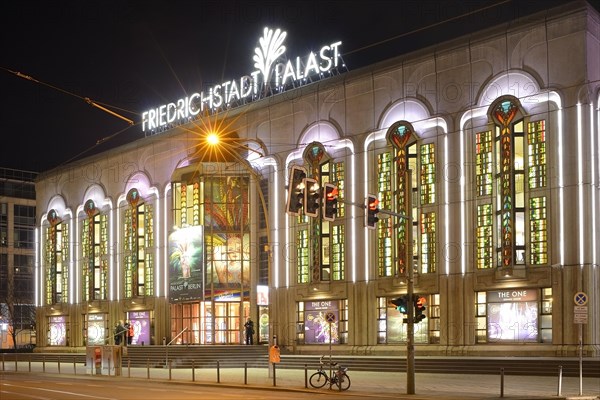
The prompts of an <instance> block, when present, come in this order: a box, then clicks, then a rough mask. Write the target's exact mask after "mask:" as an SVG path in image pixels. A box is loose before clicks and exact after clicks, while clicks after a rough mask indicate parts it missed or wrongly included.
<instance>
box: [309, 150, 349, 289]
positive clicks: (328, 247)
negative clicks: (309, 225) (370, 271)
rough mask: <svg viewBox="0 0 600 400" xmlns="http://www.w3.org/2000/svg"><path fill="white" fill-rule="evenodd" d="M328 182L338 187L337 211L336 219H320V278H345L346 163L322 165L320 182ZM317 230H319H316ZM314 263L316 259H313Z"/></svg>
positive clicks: (328, 162)
mask: <svg viewBox="0 0 600 400" xmlns="http://www.w3.org/2000/svg"><path fill="white" fill-rule="evenodd" d="M326 183H333V184H334V185H336V187H337V188H338V197H337V199H338V202H337V210H338V211H337V213H336V217H335V220H334V221H327V220H324V219H318V221H320V226H318V224H317V228H319V229H318V232H320V237H321V242H320V246H321V254H320V265H321V271H320V275H319V276H318V280H321V281H329V280H334V281H336V280H343V279H344V278H345V272H344V269H345V257H344V247H345V246H344V225H343V223H342V217H343V216H344V212H345V209H344V208H343V205H344V203H343V196H344V163H343V162H341V161H340V162H333V161H327V162H324V163H323V164H321V165H320V173H319V184H320V186H321V187H323V186H324V185H325V184H326ZM313 228H314V227H313ZM314 232H317V231H314ZM313 263H314V261H313Z"/></svg>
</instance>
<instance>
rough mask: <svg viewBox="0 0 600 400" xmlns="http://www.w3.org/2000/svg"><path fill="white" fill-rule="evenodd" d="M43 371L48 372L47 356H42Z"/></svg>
mask: <svg viewBox="0 0 600 400" xmlns="http://www.w3.org/2000/svg"><path fill="white" fill-rule="evenodd" d="M42 372H46V356H42Z"/></svg>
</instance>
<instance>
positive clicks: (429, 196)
mask: <svg viewBox="0 0 600 400" xmlns="http://www.w3.org/2000/svg"><path fill="white" fill-rule="evenodd" d="M420 161H421V174H420V181H421V182H420V183H421V187H420V189H421V205H428V204H433V203H435V145H434V144H433V143H428V144H424V145H421V154H420Z"/></svg>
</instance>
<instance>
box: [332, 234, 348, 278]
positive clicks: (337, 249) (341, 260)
mask: <svg viewBox="0 0 600 400" xmlns="http://www.w3.org/2000/svg"><path fill="white" fill-rule="evenodd" d="M331 239H332V245H331V260H330V263H331V278H332V279H333V280H334V281H341V280H344V275H345V274H344V265H345V257H344V225H333V227H332V235H331Z"/></svg>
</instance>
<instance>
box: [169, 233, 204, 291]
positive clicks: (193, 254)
mask: <svg viewBox="0 0 600 400" xmlns="http://www.w3.org/2000/svg"><path fill="white" fill-rule="evenodd" d="M203 249H204V234H203V227H202V226H190V227H186V228H179V229H177V230H175V231H174V232H173V233H171V234H170V235H169V299H170V301H171V302H181V301H186V300H196V299H202V293H203V284H204V278H203V277H204V260H203V254H204V251H203Z"/></svg>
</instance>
